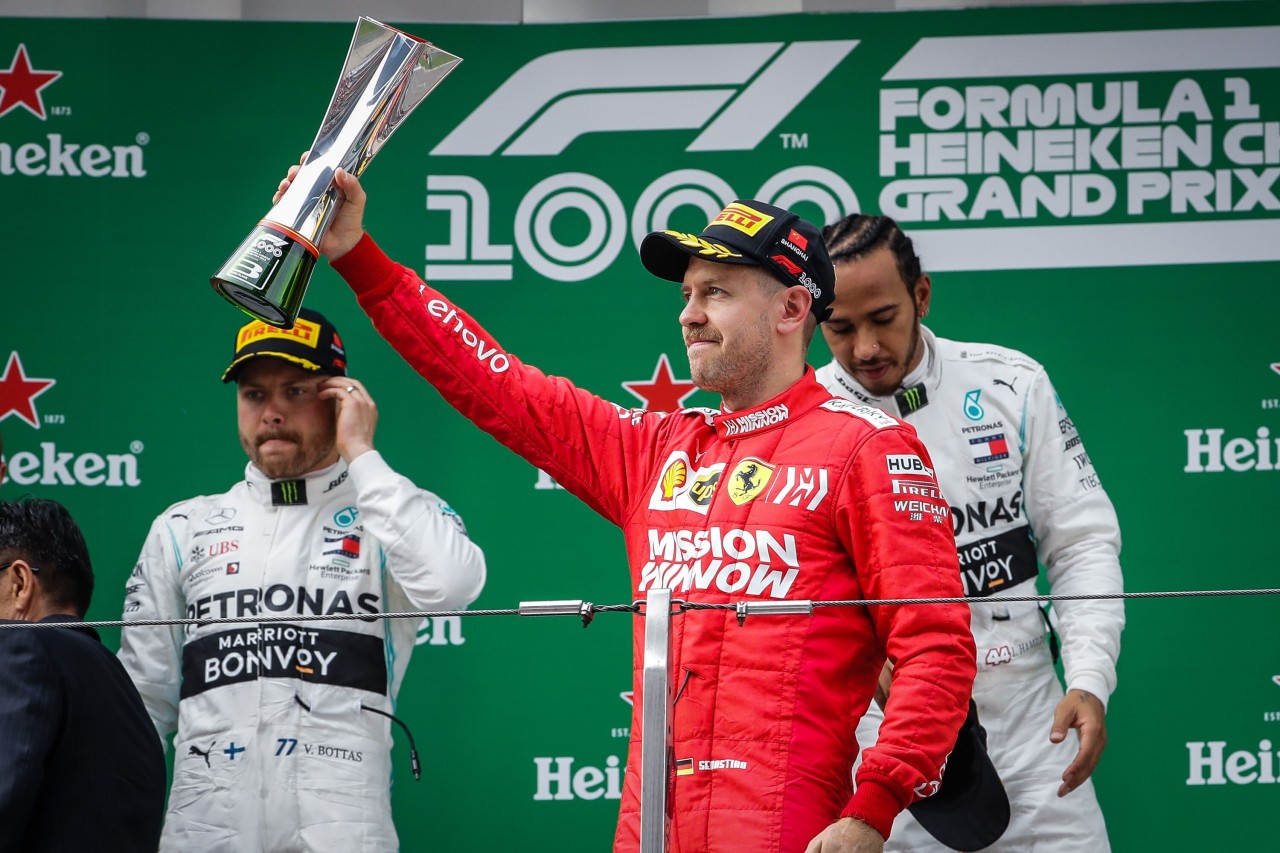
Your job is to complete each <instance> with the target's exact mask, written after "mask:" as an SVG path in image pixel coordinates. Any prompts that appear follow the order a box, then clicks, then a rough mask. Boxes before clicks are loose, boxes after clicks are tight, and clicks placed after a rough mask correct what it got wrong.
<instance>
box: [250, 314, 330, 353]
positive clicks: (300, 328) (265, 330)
mask: <svg viewBox="0 0 1280 853" xmlns="http://www.w3.org/2000/svg"><path fill="white" fill-rule="evenodd" d="M264 338H282V339H284V340H286V341H297V342H298V343H301V344H305V345H307V346H309V347H311V348H312V349H315V348H316V347H317V346H319V345H320V326H319V325H318V324H316V323H312V322H310V321H308V320H303V319H302V318H301V317H299V318H298V321H297V322H296V323H294V324H293V328H292V329H278V328H276V327H275V326H268V325H267V324H266V323H264V322H262V321H261V320H254V321H253V322H252V323H250V324H248V325H247V326H242V327H241V329H240V333H239V334H238V335H236V352H239V351H240V350H242V349H244V348H245V346H246V345H248V344H251V343H253V342H254V341H257V340H262V339H264Z"/></svg>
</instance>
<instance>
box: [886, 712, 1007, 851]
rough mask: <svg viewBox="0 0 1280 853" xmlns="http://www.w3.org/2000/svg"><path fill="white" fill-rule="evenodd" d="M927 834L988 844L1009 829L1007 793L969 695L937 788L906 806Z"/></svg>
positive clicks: (962, 844)
mask: <svg viewBox="0 0 1280 853" xmlns="http://www.w3.org/2000/svg"><path fill="white" fill-rule="evenodd" d="M907 809H908V811H910V812H911V816H912V817H914V818H915V819H916V820H917V821H919V823H920V825H921V826H923V827H924V828H925V829H926V830H928V831H929V834H930V835H932V836H933V837H934V838H936V839H937V840H938V841H940V842H942V843H943V844H945V845H946V846H947V847H950V848H951V849H952V850H981V849H983V848H984V847H990V846H991V845H992V844H995V843H996V841H998V840H999V838H1000V836H1002V835H1004V831H1005V830H1006V829H1008V828H1009V795H1008V794H1006V793H1005V790H1004V783H1003V782H1001V781H1000V774H999V773H997V772H996V768H995V765H994V764H992V763H991V756H989V755H987V733H986V730H984V729H983V728H982V725H981V724H980V723H979V722H978V706H977V705H975V704H974V702H973V700H972V699H970V700H969V716H968V717H966V718H965V721H964V724H963V725H962V726H961V727H960V732H959V734H958V735H957V736H956V746H955V749H953V750H952V751H951V757H950V758H948V759H947V768H946V770H945V771H944V772H943V774H942V786H941V787H940V788H938V791H937V793H935V794H934V795H933V796H931V797H926V798H925V799H923V800H918V801H916V802H914V803H912V804H911V805H909V806H907Z"/></svg>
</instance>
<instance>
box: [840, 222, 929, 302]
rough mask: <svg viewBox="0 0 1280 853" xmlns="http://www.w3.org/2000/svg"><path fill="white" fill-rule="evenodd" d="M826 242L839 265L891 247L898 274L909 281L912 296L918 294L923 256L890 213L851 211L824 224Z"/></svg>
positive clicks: (909, 290) (908, 286)
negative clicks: (921, 257)
mask: <svg viewBox="0 0 1280 853" xmlns="http://www.w3.org/2000/svg"><path fill="white" fill-rule="evenodd" d="M822 242H824V243H826V244H827V253H828V254H830V255H831V263H833V264H835V265H836V266H839V265H840V264H841V263H843V262H845V261H854V260H858V259H860V258H864V257H866V256H867V255H869V254H870V253H872V252H874V251H875V250H876V249H879V248H880V247H882V246H884V247H887V248H888V249H889V251H890V252H892V253H893V260H894V263H895V264H896V265H897V267H898V275H900V276H902V280H903V281H904V282H906V285H907V292H908V293H910V294H911V298H912V299H914V298H915V295H916V282H918V281H919V280H920V276H921V275H922V271H921V269H920V259H919V258H918V257H916V247H915V244H914V243H912V242H911V238H910V237H908V236H907V235H906V234H904V233H902V229H901V228H899V227H898V223H896V222H894V221H893V219H891V218H890V217H888V216H868V215H867V214H865V213H851V214H849V215H848V216H846V217H845V218H844V219H841V220H840V221H839V222H833V223H832V224H830V225H828V226H827V227H825V228H823V229H822Z"/></svg>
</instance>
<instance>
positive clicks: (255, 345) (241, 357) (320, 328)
mask: <svg viewBox="0 0 1280 853" xmlns="http://www.w3.org/2000/svg"><path fill="white" fill-rule="evenodd" d="M264 356H265V357H270V358H279V359H283V360H284V361H287V362H289V363H290V364H294V365H297V366H298V367H300V368H302V369H303V370H309V371H311V372H313V373H327V374H328V375H330V376H346V375H347V353H346V351H345V350H344V349H343V348H342V339H341V338H340V337H338V330H337V329H335V328H334V326H333V324H332V323H330V322H329V321H328V320H326V319H325V317H324V315H323V314H321V313H320V312H319V311H312V310H311V309H309V308H303V309H302V311H301V312H299V314H298V322H297V323H295V324H294V326H293V328H292V329H280V328H277V327H275V326H268V325H267V324H266V323H264V322H262V321H261V320H254V321H253V322H252V323H249V324H247V325H245V326H241V327H240V331H239V332H237V333H236V351H235V357H234V358H233V359H232V360H231V364H230V365H229V366H228V367H227V369H226V370H225V371H223V374H222V381H223V382H234V381H235V378H236V374H237V373H239V372H240V368H241V367H242V366H243V365H244V363H245V362H246V361H248V360H249V359H251V358H262V357H264Z"/></svg>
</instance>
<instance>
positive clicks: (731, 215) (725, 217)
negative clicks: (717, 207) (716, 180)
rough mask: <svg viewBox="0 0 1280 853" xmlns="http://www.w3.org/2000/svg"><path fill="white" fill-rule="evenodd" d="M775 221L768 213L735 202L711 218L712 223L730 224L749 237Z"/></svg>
mask: <svg viewBox="0 0 1280 853" xmlns="http://www.w3.org/2000/svg"><path fill="white" fill-rule="evenodd" d="M772 221H773V217H772V216H770V215H769V214H767V213H761V212H760V211H758V210H755V209H754V208H750V207H747V206H746V205H745V204H738V203H737V202H734V203H733V204H731V205H729V206H728V207H726V208H725V209H724V210H722V211H720V215H719V216H717V217H716V218H715V219H713V220H711V224H712V225H728V226H729V227H730V228H736V229H738V230H739V231H741V232H742V233H743V234H746V235H747V236H748V237H754V236H756V232H757V231H759V230H760V229H761V228H763V227H765V226H766V225H768V224H769V223H770V222H772Z"/></svg>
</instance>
